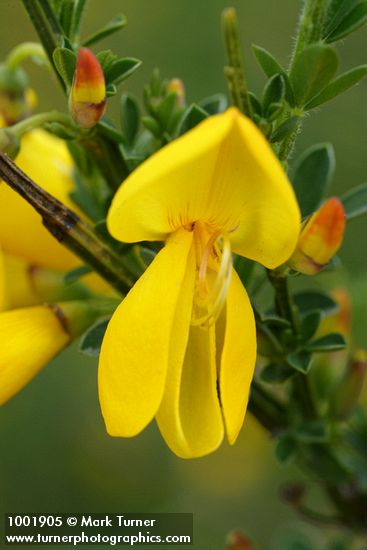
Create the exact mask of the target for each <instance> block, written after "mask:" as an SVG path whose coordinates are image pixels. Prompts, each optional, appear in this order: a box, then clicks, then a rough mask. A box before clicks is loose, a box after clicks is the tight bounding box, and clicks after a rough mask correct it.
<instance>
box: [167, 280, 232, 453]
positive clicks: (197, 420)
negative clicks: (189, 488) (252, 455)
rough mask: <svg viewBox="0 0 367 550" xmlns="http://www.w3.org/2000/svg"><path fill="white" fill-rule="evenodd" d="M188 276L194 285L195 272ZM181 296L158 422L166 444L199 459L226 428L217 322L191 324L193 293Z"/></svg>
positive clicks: (211, 450) (217, 443) (218, 440)
mask: <svg viewBox="0 0 367 550" xmlns="http://www.w3.org/2000/svg"><path fill="white" fill-rule="evenodd" d="M186 277H187V279H188V284H187V288H188V289H189V288H192V287H191V286H190V284H191V282H192V281H191V279H189V278H190V277H191V274H190V273H187V275H186ZM181 298H182V299H181V301H180V302H179V304H178V307H177V314H176V319H175V328H174V332H175V335H176V337H177V336H178V340H177V343H179V346H178V348H174V349H172V350H171V361H170V369H169V371H168V373H167V382H166V387H165V392H164V396H163V400H162V403H161V406H160V408H159V411H158V414H157V422H158V426H159V429H160V431H161V433H162V435H163V437H164V439H165V441H166V443H167V445H168V446H169V447H170V449H171V450H172V451H173V452H174V453H175V454H176V455H178V456H180V457H181V458H195V457H200V456H204V455H207V454H209V453H211V452H213V451H214V450H215V449H217V448H218V446H219V445H220V444H221V442H222V439H223V433H224V428H223V420H222V414H221V409H220V404H219V398H218V393H217V371H216V360H215V330H214V326H212V327H210V328H201V327H197V326H191V327H190V328H189V323H190V318H191V310H192V302H191V303H190V302H189V299H190V295H189V292H187V295H186V296H181ZM191 300H192V294H191ZM175 341H176V340H175ZM185 342H186V343H187V347H186V353H185V355H184V344H185Z"/></svg>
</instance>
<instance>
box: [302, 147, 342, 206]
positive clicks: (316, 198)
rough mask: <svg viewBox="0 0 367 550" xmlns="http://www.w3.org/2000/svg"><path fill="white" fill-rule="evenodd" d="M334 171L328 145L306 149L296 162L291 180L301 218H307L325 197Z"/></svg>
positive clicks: (332, 151) (330, 150)
mask: <svg viewBox="0 0 367 550" xmlns="http://www.w3.org/2000/svg"><path fill="white" fill-rule="evenodd" d="M334 171H335V154H334V149H333V146H332V145H331V144H330V143H319V144H317V145H313V146H312V147H310V148H309V149H307V150H306V151H305V152H304V153H303V154H302V155H301V156H300V157H299V159H298V160H297V162H296V164H295V167H294V169H293V176H291V180H292V182H293V187H294V190H295V193H296V196H297V200H298V203H299V205H300V207H301V212H302V216H309V215H310V214H312V212H315V210H317V208H318V207H319V206H320V204H321V202H322V200H323V199H324V198H325V197H326V194H327V191H328V189H329V186H330V184H331V181H332V179H333V175H334Z"/></svg>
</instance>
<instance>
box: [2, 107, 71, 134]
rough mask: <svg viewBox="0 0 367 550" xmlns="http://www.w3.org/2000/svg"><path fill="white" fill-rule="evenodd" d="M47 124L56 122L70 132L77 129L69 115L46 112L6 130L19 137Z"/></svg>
mask: <svg viewBox="0 0 367 550" xmlns="http://www.w3.org/2000/svg"><path fill="white" fill-rule="evenodd" d="M48 122H58V123H60V124H62V125H63V126H65V127H66V128H69V129H70V130H76V131H78V127H77V126H76V125H75V124H74V122H73V121H72V119H71V117H70V115H67V114H65V113H60V112H59V111H48V112H46V113H39V114H37V115H33V116H30V117H28V118H26V119H24V120H21V121H20V122H17V123H16V124H14V125H13V126H11V127H9V128H8V130H10V131H11V132H13V133H14V134H15V135H16V136H17V137H21V136H22V135H23V134H25V133H26V132H29V131H30V130H34V129H35V128H39V127H40V126H42V125H43V124H46V123H48Z"/></svg>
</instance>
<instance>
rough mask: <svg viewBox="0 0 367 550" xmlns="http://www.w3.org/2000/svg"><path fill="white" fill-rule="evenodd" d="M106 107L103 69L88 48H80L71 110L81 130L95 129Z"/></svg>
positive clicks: (71, 93)
mask: <svg viewBox="0 0 367 550" xmlns="http://www.w3.org/2000/svg"><path fill="white" fill-rule="evenodd" d="M105 107H106V86H105V80H104V74H103V71H102V67H101V65H100V63H99V61H98V59H97V58H96V56H95V55H94V53H93V52H92V51H91V50H89V49H88V48H80V50H79V53H78V59H77V62H76V69H75V73H74V80H73V84H72V87H71V92H70V97H69V109H70V112H71V114H72V116H73V118H74V120H75V122H76V123H77V124H78V126H80V127H81V128H93V126H95V125H96V124H97V122H98V121H99V120H100V119H101V118H102V116H103V114H104V111H105Z"/></svg>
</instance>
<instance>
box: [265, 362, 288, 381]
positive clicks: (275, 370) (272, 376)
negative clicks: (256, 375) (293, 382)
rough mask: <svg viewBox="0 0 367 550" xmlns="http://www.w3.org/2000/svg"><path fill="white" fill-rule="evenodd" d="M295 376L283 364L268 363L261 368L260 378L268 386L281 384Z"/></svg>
mask: <svg viewBox="0 0 367 550" xmlns="http://www.w3.org/2000/svg"><path fill="white" fill-rule="evenodd" d="M294 375H295V370H294V369H292V368H291V367H289V366H288V365H286V364H284V363H270V364H269V365H266V367H264V368H263V370H262V371H261V374H260V378H261V380H262V381H263V382H267V383H269V384H277V383H278V384H281V383H282V382H285V381H286V380H289V378H291V377H292V376H294Z"/></svg>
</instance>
